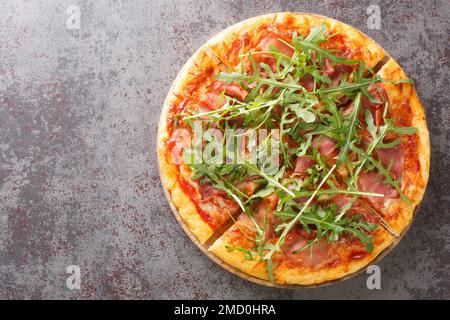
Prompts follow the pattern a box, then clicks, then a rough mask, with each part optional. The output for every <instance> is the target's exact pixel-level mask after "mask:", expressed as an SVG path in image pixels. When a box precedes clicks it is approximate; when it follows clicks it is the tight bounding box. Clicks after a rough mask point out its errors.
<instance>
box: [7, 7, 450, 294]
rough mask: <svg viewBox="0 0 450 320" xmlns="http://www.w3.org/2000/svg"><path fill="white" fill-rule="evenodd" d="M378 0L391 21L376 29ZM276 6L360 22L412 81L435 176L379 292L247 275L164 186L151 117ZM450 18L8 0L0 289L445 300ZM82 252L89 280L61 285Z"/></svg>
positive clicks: (386, 263)
mask: <svg viewBox="0 0 450 320" xmlns="http://www.w3.org/2000/svg"><path fill="white" fill-rule="evenodd" d="M370 4H379V5H380V8H381V11H382V21H381V29H380V30H369V29H368V28H367V25H366V20H367V13H366V10H367V7H368V6H369V5H370ZM70 5H78V6H79V7H80V10H81V29H79V30H69V29H68V28H67V27H66V20H67V18H68V17H69V14H68V13H67V12H66V10H67V8H68V7H69V6H70ZM277 11H304V12H315V13H319V14H324V15H328V16H331V17H334V18H337V19H339V20H342V21H344V22H347V23H350V24H352V25H354V26H355V27H357V28H359V29H361V30H362V31H363V32H366V33H367V34H369V35H370V36H371V37H373V38H374V39H376V40H377V41H379V43H380V44H381V45H382V46H383V47H384V48H386V49H387V50H388V51H389V52H390V53H391V54H392V55H393V56H394V57H395V58H397V59H398V61H399V62H400V64H401V65H402V66H403V67H404V69H405V70H406V71H407V72H408V74H409V75H411V77H412V78H414V79H415V80H416V81H417V90H418V93H419V96H420V98H421V100H422V102H423V105H424V106H425V109H426V113H427V117H428V121H429V127H430V130H431V143H432V161H431V181H430V184H429V188H428V192H427V194H426V197H425V200H424V202H423V205H422V208H421V210H420V214H419V216H418V217H417V218H416V220H415V222H414V224H413V226H412V227H411V229H410V231H409V232H408V234H407V235H406V236H405V238H404V239H403V241H402V242H401V243H400V244H399V245H398V246H397V247H396V248H395V250H393V251H392V252H391V253H390V254H389V255H388V256H387V257H386V258H385V259H384V260H382V262H380V263H379V266H380V267H381V270H382V289H381V290H368V289H367V288H366V279H367V275H366V274H364V273H363V274H361V275H359V276H357V277H355V278H353V279H351V280H348V281H345V282H343V283H340V284H336V285H333V286H329V287H323V288H316V289H302V290H284V289H271V288H266V287H261V286H259V285H256V284H252V283H249V282H246V281H245V280H242V279H240V278H238V277H236V276H234V275H232V274H230V273H228V272H227V271H224V270H222V269H221V268H220V267H219V266H217V265H215V264H214V263H213V262H211V261H210V260H209V259H208V258H207V257H206V256H204V255H203V254H202V253H201V252H200V251H199V250H198V249H197V248H196V247H195V246H194V244H192V243H191V241H190V240H189V239H188V238H187V237H186V236H185V234H184V233H183V232H182V230H181V228H180V226H179V225H178V224H177V222H176V220H175V218H174V217H173V216H172V213H171V212H170V209H169V206H168V205H167V202H166V200H165V198H164V194H163V190H162V188H161V185H160V181H159V176H158V169H157V165H156V152H155V143H156V131H157V123H158V117H159V113H160V110H161V106H162V103H163V100H164V98H165V95H166V94H167V91H168V89H169V86H170V84H171V82H172V81H173V79H174V78H175V76H176V74H177V72H178V71H179V69H180V68H181V66H182V65H183V64H184V62H185V61H186V60H187V59H188V57H189V56H190V55H191V54H192V53H193V52H194V51H195V50H196V49H197V48H198V47H199V46H200V45H201V44H202V43H203V42H205V41H206V40H207V39H209V38H210V37H211V36H212V35H214V34H215V33H217V32H218V31H220V30H222V29H224V28H225V27H227V26H229V25H231V24H234V23H236V22H238V21H240V20H243V19H245V18H248V17H251V16H255V15H259V14H262V13H269V12H277ZM449 17H450V3H449V2H448V1H446V0H441V1H418V0H416V1H394V0H392V1H376V0H372V1H338V0H334V1H332V0H330V1H243V0H235V1H223V0H219V1H215V0H214V1H213V0H207V1H203V0H196V1H192V0H191V1H188V0H179V1H169V0H150V1H113V0H111V1H103V0H98V1H74V0H62V1H48V0H46V1H44V0H41V1H23V0H15V1H1V2H0V80H1V82H0V298H150V299H152V298H169V299H172V298H181V299H192V298H210V299H223V298H247V299H248V298H256V299H266V298H276V299H278V298H287V299H307V298H325V299H328V298H348V299H359V298H365V299H372V298H389V299H400V298H405V299H408V298H450V257H449V253H450V221H449V219H450V217H449V214H450V212H449V206H450V196H449V190H450V183H449V180H450V174H449V164H450V163H449V162H450V157H449V155H448V150H449V148H450V142H449V141H450V130H449V126H450V111H449V93H448V91H449V71H450V70H449V62H448V59H449V47H448V43H449V31H450V30H449V25H450V23H449ZM72 264H73V265H78V266H80V268H81V276H82V283H81V289H80V290H69V289H67V288H66V277H67V276H68V275H67V274H66V268H67V266H68V265H72Z"/></svg>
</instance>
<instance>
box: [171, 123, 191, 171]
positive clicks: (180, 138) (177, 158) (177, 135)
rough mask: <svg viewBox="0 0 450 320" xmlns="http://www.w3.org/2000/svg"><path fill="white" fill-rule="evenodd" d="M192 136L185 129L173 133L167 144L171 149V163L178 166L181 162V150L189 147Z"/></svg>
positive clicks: (178, 129)
mask: <svg viewBox="0 0 450 320" xmlns="http://www.w3.org/2000/svg"><path fill="white" fill-rule="evenodd" d="M191 141H192V134H191V132H190V131H189V130H187V129H185V128H177V129H175V130H174V131H173V133H172V136H171V137H170V140H169V143H170V144H171V145H172V147H171V155H172V161H173V163H174V164H176V165H179V164H181V163H182V162H183V152H182V151H183V149H186V148H189V147H190V146H191Z"/></svg>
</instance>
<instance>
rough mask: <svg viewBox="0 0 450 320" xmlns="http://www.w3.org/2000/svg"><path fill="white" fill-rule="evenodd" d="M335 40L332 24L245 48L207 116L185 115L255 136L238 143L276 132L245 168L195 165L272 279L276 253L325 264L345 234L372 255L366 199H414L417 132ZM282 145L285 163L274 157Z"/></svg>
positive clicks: (189, 121) (247, 158)
mask: <svg viewBox="0 0 450 320" xmlns="http://www.w3.org/2000/svg"><path fill="white" fill-rule="evenodd" d="M329 37H330V36H329V35H327V30H326V27H325V26H317V27H315V28H312V29H311V31H310V33H309V34H308V35H307V36H301V35H298V34H296V33H294V34H293V35H292V39H290V41H286V39H281V38H279V37H278V36H277V35H276V34H269V35H267V36H265V37H263V38H262V40H261V41H260V43H259V44H258V46H257V48H256V49H257V50H250V51H247V52H246V51H245V50H247V49H246V48H244V51H243V52H242V54H241V57H242V60H241V63H240V64H239V66H237V68H236V69H237V70H235V72H232V73H220V74H218V75H216V77H215V78H216V80H217V82H216V83H214V84H213V85H212V86H211V92H209V93H211V94H214V96H210V95H209V94H208V93H206V95H205V96H204V98H202V101H201V102H200V104H199V108H198V110H187V111H186V112H184V113H183V114H182V115H181V121H183V122H184V124H185V125H186V126H193V125H194V121H198V120H202V127H203V128H205V129H208V128H215V129H218V130H221V132H224V133H226V132H227V130H229V129H232V128H236V127H238V128H241V127H243V128H245V130H247V131H245V132H244V133H242V132H241V133H237V134H235V135H234V136H233V137H232V139H235V138H238V137H242V136H243V135H246V134H247V133H248V132H250V131H251V129H254V130H259V129H266V130H269V131H270V130H272V132H271V133H270V134H269V136H268V137H266V138H263V139H262V140H261V139H258V142H257V143H254V144H252V145H251V146H247V147H246V148H244V150H245V151H246V152H244V153H243V156H242V159H241V160H242V161H240V162H234V163H228V162H227V163H225V162H219V163H207V164H204V163H202V164H189V166H190V167H191V168H192V171H193V172H194V178H197V179H201V180H202V181H203V182H207V183H208V184H210V185H211V186H213V187H214V188H216V189H218V190H220V194H219V195H217V196H216V197H217V198H219V199H225V198H227V199H228V200H230V201H233V202H234V203H235V204H236V208H238V209H239V210H241V211H242V213H243V214H244V215H245V219H246V221H248V222H249V223H250V224H252V225H253V226H252V227H253V231H254V235H253V236H252V238H251V239H252V241H253V243H254V247H253V248H252V249H251V250H250V249H249V248H245V249H244V248H241V249H242V250H245V254H246V257H248V258H249V259H259V261H265V262H266V266H267V271H268V274H269V277H270V278H271V279H273V268H274V261H273V260H272V257H273V256H274V254H276V253H280V252H284V254H285V255H286V256H287V257H288V258H289V260H291V261H292V262H293V263H297V264H300V265H303V266H305V267H318V266H320V265H321V263H323V262H324V261H326V260H327V254H328V248H329V247H330V245H331V244H332V243H335V242H337V241H339V240H340V239H342V238H345V239H346V241H351V242H357V243H362V244H363V245H364V246H365V248H366V251H367V252H371V251H372V249H373V244H372V232H373V231H374V230H375V229H376V228H377V220H376V219H375V218H374V217H373V215H372V213H371V210H369V209H368V207H367V206H368V205H365V202H364V200H363V199H366V200H367V201H369V202H370V204H372V205H374V206H380V205H382V204H383V203H384V199H385V198H393V197H398V196H400V198H401V199H402V200H403V201H408V199H407V198H406V197H405V195H404V194H403V192H402V188H401V175H402V170H403V167H402V162H403V161H402V159H403V158H402V157H403V156H402V152H401V142H402V140H401V139H402V137H401V136H402V135H404V134H414V133H415V132H416V131H417V130H416V129H415V128H411V127H396V126H395V125H394V121H393V120H392V119H390V118H389V110H388V107H389V101H388V99H387V98H386V96H385V93H383V90H382V88H381V86H379V85H378V84H379V83H383V82H388V81H387V80H383V79H381V78H380V77H379V76H375V75H374V74H372V71H371V70H370V69H368V68H366V66H365V64H364V62H363V61H359V60H353V59H351V58H349V54H348V52H347V53H346V54H340V55H338V54H336V51H335V50H332V49H330V48H327V46H326V43H327V41H328V39H329ZM339 49H342V50H341V51H343V52H344V51H345V50H343V48H339ZM344 49H345V48H344ZM408 81H409V80H400V81H397V82H390V83H393V84H395V83H401V82H408ZM205 101H206V102H208V103H206V102H205ZM205 103H206V106H208V108H207V109H208V111H204V110H202V106H203V104H205ZM274 129H276V130H277V131H273V130H274ZM277 144H279V157H280V158H281V159H280V161H279V162H275V161H274V159H276V158H275V157H272V155H271V156H268V151H272V150H275V149H276V148H275V146H276V145H277ZM238 150H242V149H238ZM252 151H253V153H252ZM252 154H253V155H256V156H255V157H256V162H255V161H252V159H253V158H252ZM225 158H226V159H228V155H227V156H226V157H225V156H224V158H223V159H225ZM267 160H269V161H267ZM241 249H239V248H232V249H230V250H238V251H242V250H241ZM242 252H244V251H242ZM310 255H312V257H309V256H310ZM275 256H276V255H275Z"/></svg>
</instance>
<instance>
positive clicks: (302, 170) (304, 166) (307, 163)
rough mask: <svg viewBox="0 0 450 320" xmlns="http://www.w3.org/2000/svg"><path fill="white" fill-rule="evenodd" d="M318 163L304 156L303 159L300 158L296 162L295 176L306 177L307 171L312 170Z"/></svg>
mask: <svg viewBox="0 0 450 320" xmlns="http://www.w3.org/2000/svg"><path fill="white" fill-rule="evenodd" d="M315 163H316V162H315V161H314V160H313V159H311V158H309V157H307V156H302V157H298V158H297V159H296V160H295V169H294V174H296V175H299V176H301V177H303V176H305V175H306V171H307V170H308V169H309V168H311V167H312V166H313V165H314V164H315Z"/></svg>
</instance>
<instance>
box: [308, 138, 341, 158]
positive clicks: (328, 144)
mask: <svg viewBox="0 0 450 320" xmlns="http://www.w3.org/2000/svg"><path fill="white" fill-rule="evenodd" d="M336 145H337V143H336V141H334V140H333V139H331V138H329V137H327V136H316V137H315V138H314V139H313V141H312V146H313V147H314V148H316V149H317V150H319V153H320V154H321V155H322V156H323V157H325V158H327V159H328V160H331V159H333V158H334V157H336V156H337V155H338V149H337V147H336Z"/></svg>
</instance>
